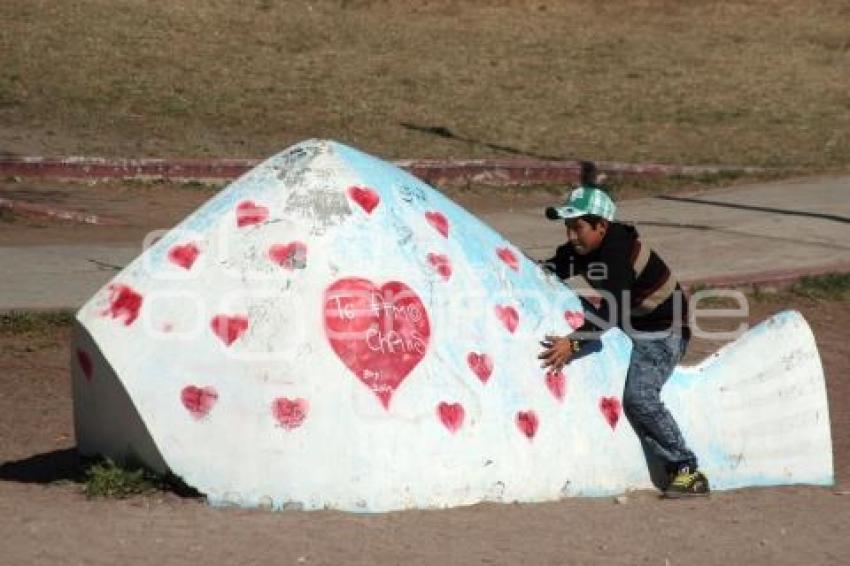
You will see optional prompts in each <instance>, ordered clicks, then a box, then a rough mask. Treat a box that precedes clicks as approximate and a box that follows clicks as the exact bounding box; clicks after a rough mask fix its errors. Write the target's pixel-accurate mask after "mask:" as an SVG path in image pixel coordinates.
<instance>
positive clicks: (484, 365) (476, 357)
mask: <svg viewBox="0 0 850 566" xmlns="http://www.w3.org/2000/svg"><path fill="white" fill-rule="evenodd" d="M466 363H467V364H469V369H471V370H472V372H473V373H474V374H475V375H477V376H478V379H480V380H481V383H487V380H488V379H490V375H491V374H492V373H493V359H492V358H491V357H490V356H488V355H487V354H479V353H477V352H470V353H469V355H467V356H466Z"/></svg>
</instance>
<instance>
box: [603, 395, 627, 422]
mask: <svg viewBox="0 0 850 566" xmlns="http://www.w3.org/2000/svg"><path fill="white" fill-rule="evenodd" d="M621 409H622V405H620V400H619V399H617V398H616V397H602V398H601V399H599V410H600V411H602V415H603V416H604V417H605V420H606V421H608V425H609V426H610V427H611V428H612V429H614V428H616V427H617V421H619V420H620V410H621Z"/></svg>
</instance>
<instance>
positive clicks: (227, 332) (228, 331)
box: [210, 314, 248, 346]
mask: <svg viewBox="0 0 850 566" xmlns="http://www.w3.org/2000/svg"><path fill="white" fill-rule="evenodd" d="M210 328H212V331H213V332H215V335H216V336H218V337H219V338H220V339H221V341H222V342H224V343H225V345H227V346H230V345H231V344H233V343H234V342H236V340H238V339H239V337H240V336H242V335H243V334H244V333H245V331H246V330H248V317H247V316H245V315H241V314H237V315H233V316H228V315H225V314H219V315H216V316H214V317H213V319H212V320H211V321H210Z"/></svg>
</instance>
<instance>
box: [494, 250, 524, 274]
mask: <svg viewBox="0 0 850 566" xmlns="http://www.w3.org/2000/svg"><path fill="white" fill-rule="evenodd" d="M496 255H498V256H499V259H501V260H502V261H504V262H505V264H506V265H507V266H508V267H510V268H511V269H513V270H514V271H519V258H518V257H517V255H516V254H515V253H514V251H513V250H512V249H510V248H496Z"/></svg>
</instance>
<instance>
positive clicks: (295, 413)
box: [272, 397, 310, 430]
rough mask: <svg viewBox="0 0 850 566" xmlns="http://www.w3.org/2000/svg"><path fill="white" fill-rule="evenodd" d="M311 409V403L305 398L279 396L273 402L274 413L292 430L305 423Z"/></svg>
mask: <svg viewBox="0 0 850 566" xmlns="http://www.w3.org/2000/svg"><path fill="white" fill-rule="evenodd" d="M309 409H310V404H309V403H307V401H306V400H305V399H287V398H286V397H278V398H277V399H275V400H274V401H273V402H272V415H274V418H275V420H276V421H277V422H278V424H280V426H282V427H283V428H285V429H286V430H292V429H294V428H298V427H299V426H301V425H302V424H304V419H306V418H307V411H308V410H309Z"/></svg>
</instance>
